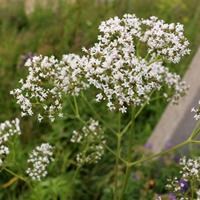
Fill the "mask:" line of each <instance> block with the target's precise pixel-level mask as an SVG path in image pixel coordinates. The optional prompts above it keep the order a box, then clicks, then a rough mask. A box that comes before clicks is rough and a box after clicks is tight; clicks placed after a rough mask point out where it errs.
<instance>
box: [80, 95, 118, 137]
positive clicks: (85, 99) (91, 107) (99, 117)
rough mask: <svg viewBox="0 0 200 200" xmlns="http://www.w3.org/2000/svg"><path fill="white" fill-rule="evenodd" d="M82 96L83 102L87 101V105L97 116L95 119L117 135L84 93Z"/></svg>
mask: <svg viewBox="0 0 200 200" xmlns="http://www.w3.org/2000/svg"><path fill="white" fill-rule="evenodd" d="M81 94H82V98H83V100H84V101H85V103H86V104H87V106H88V107H89V108H90V110H91V111H92V112H93V114H94V115H95V117H96V118H97V119H98V120H99V121H101V122H102V123H103V124H104V125H105V126H106V127H107V128H108V129H109V130H110V131H111V132H112V133H114V134H115V133H116V132H115V131H114V130H113V129H112V128H111V127H110V126H109V125H108V123H107V122H106V121H105V120H103V119H102V118H101V116H100V115H99V114H98V113H97V112H96V110H95V109H94V107H93V106H92V105H91V104H90V103H89V101H88V99H87V97H86V96H85V95H84V94H83V93H81Z"/></svg>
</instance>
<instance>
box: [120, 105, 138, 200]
mask: <svg viewBox="0 0 200 200" xmlns="http://www.w3.org/2000/svg"><path fill="white" fill-rule="evenodd" d="M131 121H132V123H131V131H129V132H128V133H129V134H128V157H127V160H128V162H130V161H131V157H132V146H133V133H134V128H135V127H134V126H135V108H132V112H131ZM130 173H131V166H130V165H129V163H127V164H126V172H125V177H124V182H123V186H122V192H121V198H120V199H123V196H124V193H125V192H126V187H127V184H128V180H129V177H130Z"/></svg>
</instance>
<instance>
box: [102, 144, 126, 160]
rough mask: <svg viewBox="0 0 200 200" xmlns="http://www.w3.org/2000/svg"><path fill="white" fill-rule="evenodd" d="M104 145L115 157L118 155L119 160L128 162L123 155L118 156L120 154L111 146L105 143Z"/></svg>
mask: <svg viewBox="0 0 200 200" xmlns="http://www.w3.org/2000/svg"><path fill="white" fill-rule="evenodd" d="M104 146H105V148H106V149H107V150H108V151H109V152H110V153H112V154H113V155H114V156H115V157H118V158H119V160H120V161H121V162H123V163H124V164H127V161H126V160H124V159H123V158H122V157H121V155H120V156H118V155H117V154H116V152H114V151H113V150H112V149H111V148H110V147H109V146H107V145H106V144H104Z"/></svg>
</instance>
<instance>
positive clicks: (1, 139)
mask: <svg viewBox="0 0 200 200" xmlns="http://www.w3.org/2000/svg"><path fill="white" fill-rule="evenodd" d="M19 123H20V121H19V119H18V118H16V119H14V120H12V121H8V120H7V121H5V122H3V123H0V166H1V165H2V164H3V161H4V160H5V158H6V156H7V155H8V154H9V152H10V151H9V145H8V143H9V140H10V139H11V138H12V137H13V136H14V135H20V134H21V130H20V126H19Z"/></svg>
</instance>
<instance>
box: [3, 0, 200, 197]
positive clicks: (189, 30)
mask: <svg viewBox="0 0 200 200" xmlns="http://www.w3.org/2000/svg"><path fill="white" fill-rule="evenodd" d="M125 13H131V14H133V13H135V14H136V15H137V16H138V17H142V18H147V17H149V16H153V15H154V16H157V17H159V18H161V19H164V20H165V21H166V22H168V23H171V22H180V23H182V24H184V26H185V35H186V37H187V38H188V40H189V41H190V43H191V45H190V48H191V50H192V51H191V55H190V56H187V57H186V58H184V59H183V61H182V62H181V63H179V64H178V66H177V67H176V68H174V67H173V65H171V66H169V67H171V68H172V70H174V71H176V72H178V73H179V74H181V75H184V72H185V71H186V69H187V67H188V66H189V63H190V62H191V60H192V58H193V56H194V54H195V52H196V50H197V48H198V46H199V44H200V0H57V1H56V0H0V121H4V120H7V119H12V118H14V117H15V116H18V115H19V109H18V107H17V106H16V104H15V100H14V99H13V98H12V97H11V96H10V94H9V91H10V90H12V89H13V88H15V87H16V85H17V84H18V81H19V80H20V79H21V78H23V77H25V75H26V69H25V68H24V62H25V60H26V59H27V58H28V57H30V56H32V55H35V54H43V55H55V56H56V57H58V58H60V57H61V56H62V55H63V54H68V53H80V52H81V48H82V47H83V46H85V47H90V46H92V45H93V44H94V42H95V41H97V34H98V25H99V24H100V22H101V21H102V20H106V19H108V18H110V17H113V16H116V15H117V16H122V15H123V14H125ZM82 106H83V110H84V105H82ZM165 106H166V103H165V102H164V101H162V100H158V101H156V102H155V103H154V104H153V105H151V106H150V107H148V108H147V109H145V111H144V115H142V116H141V117H140V118H139V119H138V121H137V124H138V127H137V133H138V134H136V135H135V137H136V138H135V139H136V141H137V143H136V144H135V145H136V146H138V151H140V150H141V148H140V146H142V145H144V144H145V142H146V140H147V139H148V137H149V135H150V134H151V132H152V130H153V128H154V126H155V124H156V123H157V121H158V119H159V117H160V116H161V114H162V112H163V110H164V108H165ZM66 107H67V104H66ZM98 109H99V112H104V111H102V110H103V109H104V108H102V110H101V108H99V107H98ZM88 115H89V114H88ZM124 120H126V119H124ZM110 121H112V117H111V118H110ZM144 121H146V122H147V123H145V125H144V123H143V122H144ZM69 123H71V122H70V121H67V120H66V119H63V120H61V121H59V122H56V123H55V124H54V125H53V127H51V126H50V125H49V124H48V122H46V123H43V124H40V125H38V124H36V123H35V122H34V120H32V119H25V120H24V122H23V124H22V128H23V130H24V132H25V133H27V134H25V135H24V136H23V138H22V142H23V143H24V144H26V143H28V142H29V138H30V137H31V138H33V136H30V135H34V134H37V133H43V135H42V136H40V137H44V138H45V137H47V136H46V135H45V134H47V133H48V134H51V135H52V136H51V138H50V140H52V141H54V140H55V137H58V136H57V135H56V134H57V133H58V132H59V131H61V130H62V131H63V130H65V129H67V130H69V129H70V128H69V126H68V124H69ZM71 126H72V125H71ZM66 127H67V128H66ZM62 131H61V132H62ZM40 137H37V138H36V139H34V141H35V143H37V140H39V138H40ZM59 137H60V141H59V142H61V143H62V140H63V136H60V135H59ZM59 144H60V143H59ZM31 145H32V144H31ZM21 148H24V147H23V146H22V147H21ZM26 148H29V147H26ZM69 151H70V150H69ZM62 153H65V154H66V155H68V154H69V152H68V153H67V152H62ZM19 160H20V159H19ZM108 160H109V158H108ZM167 163H168V164H169V163H171V162H170V161H168V160H167ZM65 164H66V163H65ZM17 165H18V164H16V166H15V167H16V170H17ZM155 165H156V166H154V165H151V166H147V167H146V168H145V169H142V170H141V171H140V170H139V171H138V170H136V172H137V173H135V174H134V175H133V177H134V178H133V180H134V181H136V182H132V183H130V191H129V194H128V197H127V199H130V200H132V199H143V200H144V199H152V198H153V196H154V194H155V193H162V192H163V191H164V185H162V176H164V175H163V174H165V173H168V171H167V170H168V168H164V169H163V170H164V172H163V171H162V172H160V174H157V175H155V174H156V173H155V171H156V169H157V168H158V167H159V166H157V165H158V164H155ZM57 167H59V166H57ZM101 167H102V168H103V166H101ZM106 167H107V166H105V168H106ZM108 168H109V167H108ZM67 170H69V168H68V167H67V166H65V168H64V169H63V173H64V172H66V171H67ZM87 170H88V171H87ZM173 170H174V168H173ZM173 170H172V171H173ZM69 171H70V170H69ZM108 171H109V170H108ZM88 172H90V173H91V174H93V177H95V176H94V175H96V177H95V178H94V180H90V179H88V178H84V177H87V176H86V175H88V174H87V173H88ZM100 172H101V173H103V174H105V173H106V170H105V171H102V169H97V167H96V168H92V170H91V169H86V170H85V171H84V172H83V177H82V179H81V180H80V181H79V182H78V183H77V184H78V185H79V187H80V191H76V190H75V192H76V193H77V194H76V195H77V196H76V198H75V199H81V200H84V199H86V200H89V199H92V200H93V199H94V200H95V199H105V200H106V199H108V200H109V199H111V197H110V196H109V194H110V190H111V189H110V188H109V187H107V188H106V189H105V188H104V189H103V186H104V184H105V182H104V181H105V178H104V181H103V179H101V178H99V179H98V174H99V176H100V177H101V175H100ZM54 173H55V174H56V172H54ZM161 174H162V175H161ZM155 176H156V177H155ZM157 176H160V178H159V179H158V180H157V178H158V177H157ZM107 178H108V179H109V175H108V177H107ZM164 178H165V177H164ZM164 178H163V179H164ZM6 180H8V177H7V175H0V183H1V182H5V181H6ZM70 180H71V177H68V175H62V176H60V179H59V177H57V178H56V179H55V180H51V181H52V182H48V181H47V182H45V183H43V185H41V184H40V185H38V187H39V189H38V188H36V189H35V190H34V191H35V196H34V195H33V194H34V192H32V193H31V194H30V193H27V194H25V196H23V197H21V196H20V195H19V191H20V192H22V191H26V188H24V187H23V185H20V184H18V185H15V186H12V187H11V188H8V189H6V190H5V189H0V199H43V198H44V199H45V198H46V199H65V196H63V198H61V196H59V195H58V194H57V193H59V192H61V193H63V194H65V193H66V192H67V190H66V181H69V182H70ZM106 180H107V179H106ZM92 183H98V184H97V185H95V184H94V185H91V186H90V191H89V190H88V188H87V185H88V184H92ZM45 184H46V185H45ZM51 184H53V185H51ZM132 184H134V186H132V187H131V185H132ZM49 185H51V186H52V187H53V188H54V191H53V193H51V192H52V191H51V192H50V189H48V186H49ZM58 186H59V187H58ZM16 188H17V190H16ZM41 188H42V189H41ZM44 188H46V190H45V189H44ZM69 188H70V187H69ZM11 191H12V194H11V193H10V192H11ZM70 191H71V192H73V190H72V189H71V188H70ZM47 193H48V195H50V197H48V198H47V196H46V195H47ZM147 193H148V194H147ZM38 194H41V195H40V197H38ZM26 195H27V196H26ZM42 195H43V196H42ZM51 195H54V196H55V198H53V197H52V196H51ZM145 195H146V196H145ZM27 197H28V198H27Z"/></svg>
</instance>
